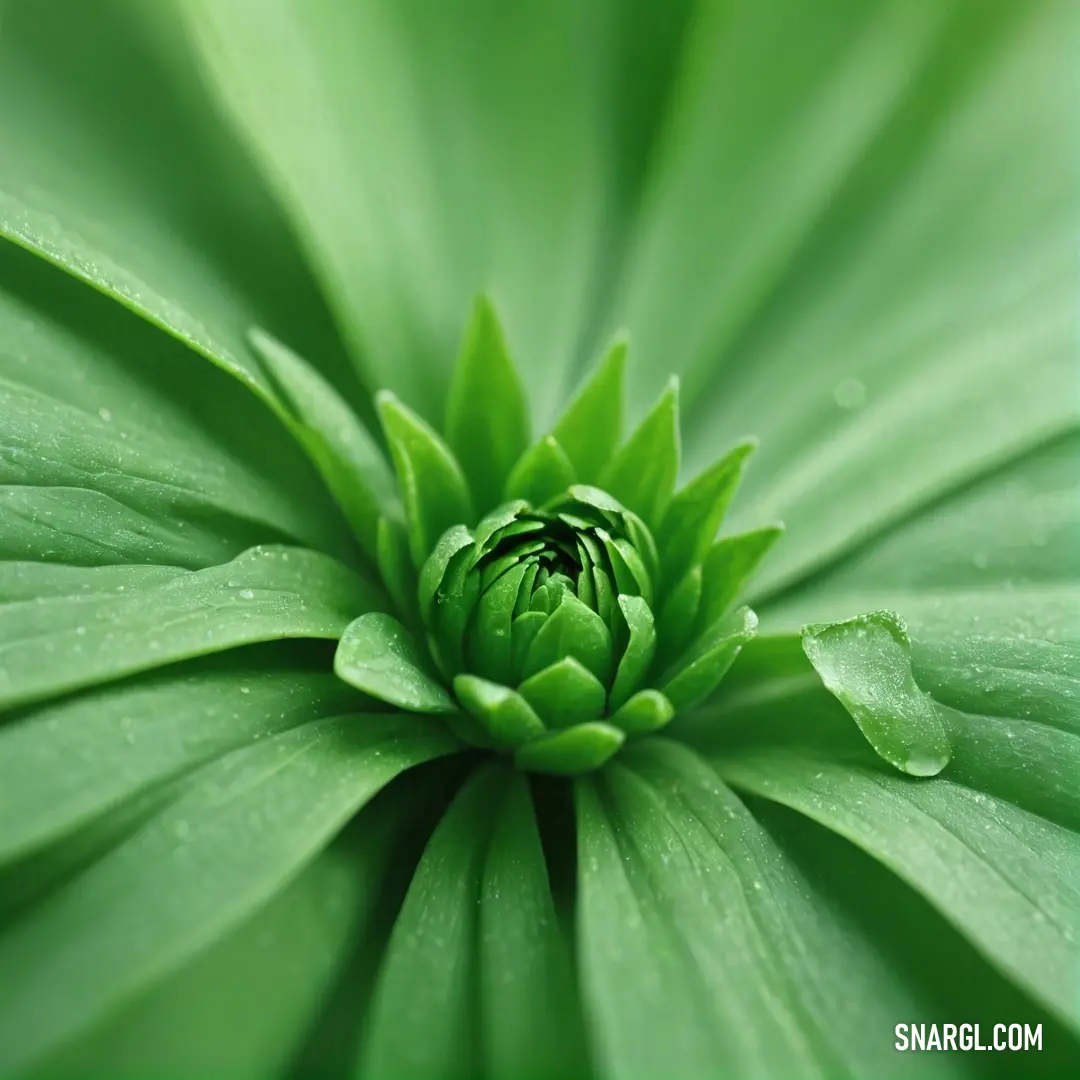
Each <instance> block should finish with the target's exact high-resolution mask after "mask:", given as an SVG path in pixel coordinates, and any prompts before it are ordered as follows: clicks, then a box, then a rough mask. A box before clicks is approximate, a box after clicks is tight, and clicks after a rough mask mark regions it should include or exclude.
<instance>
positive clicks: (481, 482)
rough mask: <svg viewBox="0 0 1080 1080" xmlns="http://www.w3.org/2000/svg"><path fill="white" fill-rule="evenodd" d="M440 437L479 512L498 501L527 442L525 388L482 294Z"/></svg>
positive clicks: (458, 369) (494, 316)
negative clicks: (456, 462) (461, 474)
mask: <svg viewBox="0 0 1080 1080" xmlns="http://www.w3.org/2000/svg"><path fill="white" fill-rule="evenodd" d="M445 431H446V442H447V444H448V445H449V447H450V449H451V450H452V451H453V453H454V456H455V457H456V458H457V460H458V461H459V462H460V463H461V468H462V470H463V471H464V473H465V476H466V477H467V479H468V481H469V490H470V491H471V492H472V494H473V498H474V500H475V505H476V508H477V509H478V510H479V511H480V512H481V513H484V512H486V511H488V510H490V509H491V508H492V507H494V506H497V505H498V504H499V503H501V502H503V501H504V500H503V498H502V495H503V487H504V486H505V485H506V483H507V477H509V476H510V470H511V469H512V468H513V467H514V463H515V462H516V461H517V460H518V458H520V457H521V455H522V454H523V453H524V452H525V448H526V447H527V446H528V445H529V412H528V405H527V403H526V400H525V392H524V390H523V389H522V386H521V380H520V379H519V378H518V374H517V371H515V369H514V364H513V361H512V360H511V359H510V353H509V350H508V348H507V345H506V339H505V337H504V335H503V330H502V327H501V326H500V325H499V320H498V316H497V315H496V314H495V309H494V308H493V307H492V305H491V300H490V298H488V297H487V296H484V295H481V296H479V297H477V299H476V301H475V303H474V304H473V310H472V316H471V317H470V320H469V326H468V329H467V330H466V331H465V340H464V342H463V343H462V346H461V352H460V353H459V354H458V360H457V365H456V367H455V368H454V374H453V378H452V379H451V381H450V393H449V396H448V397H447V402H446V428H445Z"/></svg>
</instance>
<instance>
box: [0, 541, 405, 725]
mask: <svg viewBox="0 0 1080 1080" xmlns="http://www.w3.org/2000/svg"><path fill="white" fill-rule="evenodd" d="M384 602H385V601H384V600H383V599H382V598H381V596H380V593H379V591H378V590H377V589H375V588H374V587H373V586H371V585H370V584H368V583H367V582H366V581H364V579H363V578H361V577H359V576H358V575H356V574H355V573H353V572H352V571H351V570H348V569H346V568H345V567H344V566H342V565H341V564H340V563H338V562H337V561H335V560H334V559H331V558H330V557H329V556H326V555H321V554H319V553H318V552H314V551H305V550H303V549H300V548H287V547H277V546H269V547H260V548H252V549H251V550H250V551H247V552H245V553H244V554H243V555H240V556H239V557H238V558H236V559H234V560H233V561H232V562H231V563H226V564H224V565H223V566H215V567H212V568H211V569H209V570H199V571H190V570H178V569H176V568H175V567H168V566H152V567H151V566H103V567H96V568H90V569H82V568H78V567H69V566H52V565H50V564H48V563H0V703H2V704H4V705H6V706H11V705H14V704H20V703H21V704H26V703H28V702H31V701H40V700H41V699H43V698H47V697H51V696H53V695H56V694H60V693H64V692H66V691H69V690H76V689H79V688H80V687H85V686H93V685H96V684H98V683H103V682H108V681H110V680H111V679H115V678H118V677H119V676H121V675H130V674H133V673H135V672H138V671H145V670H147V669H149V668H154V667H158V666H160V665H162V664H168V663H172V662H174V661H177V660H184V659H187V658H188V657H193V656H204V655H207V654H209V653H214V652H221V651H222V650H224V649H231V648H234V647H235V646H237V645H244V644H250V643H252V642H257V641H272V640H275V639H277V638H290V637H314V638H337V637H339V636H340V634H341V632H342V631H343V630H344V629H345V627H346V626H347V625H348V623H349V620H350V618H352V617H353V616H355V615H356V613H357V612H360V611H365V610H370V609H371V608H372V607H376V606H381V605H382V604H383V603H384Z"/></svg>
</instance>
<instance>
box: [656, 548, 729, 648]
mask: <svg viewBox="0 0 1080 1080" xmlns="http://www.w3.org/2000/svg"><path fill="white" fill-rule="evenodd" d="M702 578H703V574H702V569H701V564H700V563H699V564H698V565H697V566H694V567H691V569H690V570H689V571H688V572H687V573H686V575H685V576H684V577H683V579H682V580H681V581H680V582H678V584H676V585H675V587H674V588H672V589H671V590H670V591H669V592H668V594H667V596H666V597H665V598H664V606H663V607H662V608H661V609H660V627H659V630H658V636H659V638H660V649H659V662H660V664H661V665H663V664H669V663H671V661H672V660H674V659H675V658H676V657H677V656H678V655H679V654H680V653H681V652H682V651H683V649H685V648H686V646H687V645H689V644H690V642H691V641H692V640H693V638H694V631H695V630H696V629H697V628H698V627H699V626H700V625H701V624H703V623H704V625H706V626H711V625H712V623H711V622H706V621H705V620H703V619H701V618H699V614H700V611H701V593H702V590H703V582H702ZM718 617H719V616H718ZM713 622H715V620H713Z"/></svg>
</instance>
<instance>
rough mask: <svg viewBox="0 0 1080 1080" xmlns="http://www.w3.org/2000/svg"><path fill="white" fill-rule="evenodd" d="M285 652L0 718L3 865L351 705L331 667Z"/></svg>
mask: <svg viewBox="0 0 1080 1080" xmlns="http://www.w3.org/2000/svg"><path fill="white" fill-rule="evenodd" d="M282 659H283V658H281V656H280V653H279V652H278V651H276V650H275V651H269V650H265V649H264V650H262V652H260V653H257V654H254V655H253V656H247V657H245V658H244V659H241V658H239V657H237V658H236V659H232V658H230V662H229V664H228V666H227V667H221V666H220V665H216V666H213V667H210V666H207V665H206V664H205V663H204V664H200V665H195V666H189V667H188V668H187V669H186V670H185V669H179V670H167V671H165V672H162V673H161V674H155V675H154V676H152V677H150V678H147V679H142V680H137V681H133V682H128V683H124V684H122V685H120V686H115V687H108V688H106V689H104V690H102V691H99V692H97V693H93V694H89V695H84V696H80V697H77V698H74V699H70V700H67V701H63V702H61V703H60V704H55V705H47V706H44V707H42V708H39V709H37V710H35V711H33V712H29V713H27V714H25V715H23V716H22V717H20V718H19V719H17V720H12V721H10V722H9V723H7V724H5V725H4V726H3V727H0V763H2V764H0V788H2V789H3V792H4V814H3V816H2V817H0V863H5V862H8V861H10V860H11V859H12V858H13V857H18V856H22V855H24V854H25V853H27V852H29V851H32V850H36V849H38V848H40V847H42V846H43V845H45V844H47V843H49V842H52V841H55V840H56V839H57V838H59V837H62V836H66V835H68V834H70V833H71V832H72V831H73V830H74V829H77V828H78V827H79V826H80V825H82V824H83V823H85V822H87V821H89V820H90V819H92V818H94V817H96V816H98V815H100V814H102V813H103V812H105V811H106V810H109V809H110V808H111V807H114V806H117V805H119V804H120V803H122V802H123V801H124V800H125V799H128V798H130V797H131V796H133V795H136V794H137V793H139V792H140V791H144V790H146V789H147V788H150V787H152V786H153V785H154V784H158V783H161V782H163V781H165V780H168V779H170V778H171V777H174V776H178V775H180V774H181V773H184V772H186V771H188V770H190V769H192V768H194V767H195V766H197V765H200V764H202V763H203V762H204V761H208V760H211V759H213V758H215V757H217V756H219V755H220V754H224V753H227V752H228V751H230V750H233V749H235V748H237V747H239V746H243V745H245V744H247V743H249V742H252V741H254V740H257V739H261V738H266V737H267V736H271V735H275V734H277V733H279V732H281V731H285V730H287V729H288V728H292V727H295V726H296V725H297V724H300V723H303V722H305V721H307V720H312V719H315V718H317V717H319V716H325V715H329V714H332V713H340V712H341V711H342V710H343V709H344V708H345V707H346V704H347V703H349V702H350V699H352V704H353V705H355V703H356V702H355V695H354V694H353V693H352V691H351V690H349V689H348V688H346V687H345V686H343V685H342V684H341V683H340V682H338V680H336V679H334V678H333V677H332V676H330V675H329V674H325V673H321V672H320V673H317V674H316V673H313V672H310V671H304V670H303V668H302V667H300V666H298V665H295V664H292V665H290V664H287V663H286V664H284V665H283V664H282ZM286 659H287V658H286ZM260 661H261V662H260Z"/></svg>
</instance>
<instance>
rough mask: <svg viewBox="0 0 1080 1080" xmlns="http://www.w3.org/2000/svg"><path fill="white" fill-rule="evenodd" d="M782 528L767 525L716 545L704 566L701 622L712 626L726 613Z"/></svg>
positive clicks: (702, 567)
mask: <svg viewBox="0 0 1080 1080" xmlns="http://www.w3.org/2000/svg"><path fill="white" fill-rule="evenodd" d="M783 531H784V530H783V526H780V525H766V526H765V528H763V529H754V530H752V531H751V532H745V533H739V534H737V535H736V536H725V537H723V539H721V540H717V541H716V543H715V544H713V546H712V547H711V548H710V549H709V553H708V554H707V555H706V556H705V561H704V562H703V563H702V566H701V573H702V600H701V607H700V616H699V618H700V620H701V625H703V626H712V624H713V623H714V622H716V620H717V619H719V618H720V617H721V616H722V615H723V614H725V612H726V611H727V610H728V608H729V607H730V606H731V605H732V604H733V603H734V602H735V600H736V599H737V598H738V596H739V594H740V593H741V592H742V590H743V588H744V587H745V585H746V582H747V581H748V580H749V578H750V575H751V574H752V573H753V572H754V570H756V569H757V565H758V563H759V562H761V560H762V559H763V558H764V557H765V556H766V555H767V554H768V551H769V549H770V548H771V547H772V546H773V544H775V543H776V541H777V540H778V539H779V538H780V534H781V533H782V532H783Z"/></svg>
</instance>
